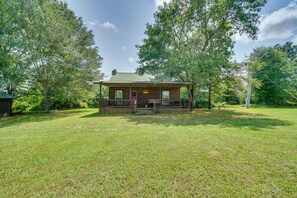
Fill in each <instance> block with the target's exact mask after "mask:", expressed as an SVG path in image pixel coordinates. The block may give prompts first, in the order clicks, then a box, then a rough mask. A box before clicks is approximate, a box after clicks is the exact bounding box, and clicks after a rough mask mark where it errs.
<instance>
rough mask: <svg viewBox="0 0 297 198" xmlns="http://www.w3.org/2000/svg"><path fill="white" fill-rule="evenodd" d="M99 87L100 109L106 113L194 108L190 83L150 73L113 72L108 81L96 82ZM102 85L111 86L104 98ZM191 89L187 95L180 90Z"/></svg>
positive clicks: (152, 112)
mask: <svg viewBox="0 0 297 198" xmlns="http://www.w3.org/2000/svg"><path fill="white" fill-rule="evenodd" d="M94 84H98V85H99V86H100V96H99V112H101V113H103V114H117V113H120V114H122V113H135V114H155V113H162V112H181V111H190V110H191V103H192V102H191V97H190V92H189V87H190V85H191V84H190V83H188V82H180V81H158V80H156V79H155V78H154V77H153V76H150V75H148V74H144V75H139V74H137V73H124V72H117V71H116V70H113V71H112V76H111V78H110V79H109V80H108V81H99V82H94ZM102 86H106V87H108V99H103V98H102ZM182 87H186V88H188V89H187V90H188V92H187V93H188V94H187V98H183V99H181V96H180V95H181V94H180V90H181V88H182Z"/></svg>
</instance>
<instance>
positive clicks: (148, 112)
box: [135, 108, 155, 115]
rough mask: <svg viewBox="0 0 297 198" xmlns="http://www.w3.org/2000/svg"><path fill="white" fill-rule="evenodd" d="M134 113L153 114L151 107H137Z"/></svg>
mask: <svg viewBox="0 0 297 198" xmlns="http://www.w3.org/2000/svg"><path fill="white" fill-rule="evenodd" d="M135 114H136V115H153V114H155V112H154V109H153V108H137V109H136V111H135Z"/></svg>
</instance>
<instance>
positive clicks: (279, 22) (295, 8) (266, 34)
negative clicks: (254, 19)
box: [235, 1, 297, 43]
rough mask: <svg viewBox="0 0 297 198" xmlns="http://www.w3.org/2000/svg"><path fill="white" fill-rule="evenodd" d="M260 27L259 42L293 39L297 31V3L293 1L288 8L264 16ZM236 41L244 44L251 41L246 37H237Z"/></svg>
mask: <svg viewBox="0 0 297 198" xmlns="http://www.w3.org/2000/svg"><path fill="white" fill-rule="evenodd" d="M258 27H259V32H258V41H265V40H270V39H289V38H291V37H292V36H294V31H296V30H297V1H292V2H291V3H290V4H289V5H288V6H287V7H284V8H281V9H279V10H277V11H275V12H273V13H271V14H269V15H267V16H262V20H261V23H260V24H259V26H258ZM235 39H236V40H237V41H239V42H242V43H247V42H250V41H251V40H250V39H249V38H248V37H247V36H246V35H241V36H240V35H236V36H235Z"/></svg>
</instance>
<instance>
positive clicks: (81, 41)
mask: <svg viewBox="0 0 297 198" xmlns="http://www.w3.org/2000/svg"><path fill="white" fill-rule="evenodd" d="M2 1H3V0H1V5H4V6H5V7H4V6H3V7H2V9H3V13H2V15H0V16H1V17H2V18H1V19H3V21H2V20H1V23H3V24H4V25H5V26H4V27H5V29H4V31H2V32H0V34H2V35H5V36H4V37H2V38H3V39H2V40H1V52H2V51H3V53H2V54H1V59H0V60H1V63H2V65H3V66H2V68H1V72H0V76H3V77H4V78H3V81H5V82H6V84H7V83H9V82H13V83H9V84H11V85H13V86H14V87H17V86H18V85H19V84H20V83H24V84H25V85H27V89H26V91H27V92H30V91H31V90H32V91H34V92H35V93H39V94H41V95H42V96H43V98H44V107H45V112H49V110H50V102H51V99H53V98H54V99H58V100H64V99H65V100H71V99H78V98H81V97H85V96H86V95H88V93H89V91H90V90H91V89H92V86H91V84H90V82H91V81H93V80H99V79H101V78H102V74H101V71H100V67H101V60H102V58H101V57H100V56H99V55H98V48H97V47H96V46H95V43H94V36H93V34H92V32H91V31H90V30H88V29H87V28H86V27H85V25H84V24H83V21H82V19H81V18H77V17H76V16H75V14H74V12H73V11H71V10H70V9H69V8H68V7H67V4H66V3H64V2H60V1H57V0H41V1H40V0H26V1H25V0H22V1H17V0H12V1H11V2H9V4H8V3H5V1H3V2H2ZM15 15H16V16H15ZM0 31H1V30H0ZM9 32H13V34H12V35H13V36H11V37H10V38H9V39H8V37H9V36H10V35H9ZM6 37H7V38H6ZM2 46H4V47H2ZM2 49H3V50H2ZM7 49H12V50H7ZM23 55H24V56H23ZM11 57H16V58H15V59H12V58H11ZM23 57H25V58H23ZM7 60H9V61H7ZM16 76H21V77H22V78H21V79H20V80H16V79H18V78H15V77H16ZM19 81H20V83H17V82H19Z"/></svg>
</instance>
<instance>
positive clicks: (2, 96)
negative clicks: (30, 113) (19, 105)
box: [0, 92, 14, 117]
mask: <svg viewBox="0 0 297 198" xmlns="http://www.w3.org/2000/svg"><path fill="white" fill-rule="evenodd" d="M13 99H14V97H13V96H12V95H10V94H8V93H5V92H0V117H3V116H11V114H12V100H13Z"/></svg>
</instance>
